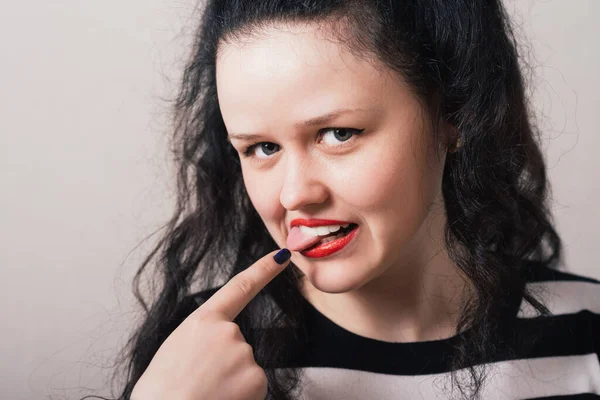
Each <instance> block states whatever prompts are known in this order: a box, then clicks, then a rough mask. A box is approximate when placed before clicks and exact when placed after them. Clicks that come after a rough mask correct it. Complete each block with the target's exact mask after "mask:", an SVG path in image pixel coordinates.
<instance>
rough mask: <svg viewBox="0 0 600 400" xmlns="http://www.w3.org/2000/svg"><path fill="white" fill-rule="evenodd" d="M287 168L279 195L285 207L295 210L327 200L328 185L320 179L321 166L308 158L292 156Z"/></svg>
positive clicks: (286, 164) (286, 165)
mask: <svg viewBox="0 0 600 400" xmlns="http://www.w3.org/2000/svg"><path fill="white" fill-rule="evenodd" d="M285 168H286V171H285V172H284V180H283V186H282V187H281V193H280V195H279V201H280V202H281V205H282V206H283V207H285V209H287V210H290V211H294V210H298V209H301V208H303V207H306V206H308V205H311V204H320V203H323V202H325V200H327V197H328V190H327V187H326V186H325V185H324V184H323V182H321V180H320V179H319V170H320V168H319V167H318V166H317V165H315V163H314V162H311V161H310V160H309V159H307V158H300V157H290V158H288V160H287V162H286V163H285Z"/></svg>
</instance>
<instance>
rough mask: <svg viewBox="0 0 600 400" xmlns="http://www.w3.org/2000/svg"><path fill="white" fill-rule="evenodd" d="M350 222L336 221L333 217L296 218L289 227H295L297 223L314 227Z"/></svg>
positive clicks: (348, 222) (347, 222)
mask: <svg viewBox="0 0 600 400" xmlns="http://www.w3.org/2000/svg"><path fill="white" fill-rule="evenodd" d="M351 223H352V222H350V221H336V220H334V219H303V218H296V219H294V220H292V222H291V223H290V229H291V228H293V227H295V226H299V225H303V226H308V227H309V228H314V227H316V226H326V225H347V224H351Z"/></svg>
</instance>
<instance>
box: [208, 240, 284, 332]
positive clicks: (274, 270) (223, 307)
mask: <svg viewBox="0 0 600 400" xmlns="http://www.w3.org/2000/svg"><path fill="white" fill-rule="evenodd" d="M290 257H291V253H290V251H289V250H288V249H281V250H278V251H272V252H271V253H268V254H267V255H265V256H263V257H262V258H260V259H259V260H258V261H256V262H255V263H254V264H252V265H251V266H249V267H248V268H247V269H245V270H244V271H242V272H240V273H239V274H237V275H236V276H234V277H233V278H231V279H230V280H229V282H227V283H226V284H225V285H224V286H223V287H222V288H221V289H219V290H218V291H217V292H215V293H214V294H213V295H212V296H211V297H210V298H209V299H208V300H207V301H206V302H204V304H202V305H201V306H200V307H199V308H200V309H202V311H203V312H205V311H208V312H210V313H216V314H217V315H219V316H221V317H223V318H224V319H226V320H228V321H233V320H234V319H235V317H237V315H238V314H239V313H240V312H241V311H242V310H243V309H244V307H246V306H247V305H248V303H250V301H251V300H252V299H253V298H254V297H256V295H257V294H258V293H260V291H261V290H262V289H263V288H264V287H265V286H267V284H268V283H269V282H271V280H273V278H275V277H276V276H277V275H279V274H280V273H281V272H282V271H283V270H284V269H285V267H286V266H287V265H288V263H289V259H290ZM280 263H281V264H280Z"/></svg>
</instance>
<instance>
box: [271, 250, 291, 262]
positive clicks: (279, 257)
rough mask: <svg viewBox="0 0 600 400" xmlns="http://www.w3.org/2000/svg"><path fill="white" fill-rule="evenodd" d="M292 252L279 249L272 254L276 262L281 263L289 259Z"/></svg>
mask: <svg viewBox="0 0 600 400" xmlns="http://www.w3.org/2000/svg"><path fill="white" fill-rule="evenodd" d="M291 256H292V253H291V252H290V251H289V250H288V249H281V250H279V251H278V252H277V254H275V255H274V256H273V259H275V262H276V263H277V264H283V263H284V262H286V261H287V260H289V259H290V257H291Z"/></svg>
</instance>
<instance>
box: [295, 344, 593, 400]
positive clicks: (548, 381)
mask: <svg viewBox="0 0 600 400" xmlns="http://www.w3.org/2000/svg"><path fill="white" fill-rule="evenodd" d="M399 362H402V360H399ZM488 368H489V369H488V370H487V371H488V375H487V378H486V381H485V382H484V386H483V388H482V397H481V398H483V399H486V400H514V399H522V398H529V397H542V396H553V395H554V396H558V395H568V394H577V393H597V394H600V363H598V356H597V355H596V354H588V355H584V356H564V357H545V358H537V359H526V360H512V361H503V362H498V363H494V364H488ZM464 372H465V370H461V373H464ZM460 376H461V377H462V376H466V375H460ZM464 382H468V381H464ZM300 385H301V386H300V388H301V392H300V394H299V397H298V398H299V399H300V400H338V399H340V400H341V399H344V400H364V399H394V400H403V399H406V400H417V399H425V400H429V399H448V398H450V397H451V395H456V394H458V392H457V391H456V389H455V392H454V393H452V390H451V385H450V374H449V373H443V374H436V375H416V376H404V375H388V374H378V373H373V372H365V371H355V370H347V369H338V368H305V369H304V375H303V376H302V379H301V381H300Z"/></svg>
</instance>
